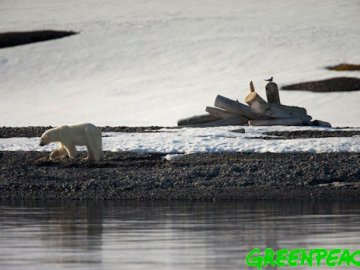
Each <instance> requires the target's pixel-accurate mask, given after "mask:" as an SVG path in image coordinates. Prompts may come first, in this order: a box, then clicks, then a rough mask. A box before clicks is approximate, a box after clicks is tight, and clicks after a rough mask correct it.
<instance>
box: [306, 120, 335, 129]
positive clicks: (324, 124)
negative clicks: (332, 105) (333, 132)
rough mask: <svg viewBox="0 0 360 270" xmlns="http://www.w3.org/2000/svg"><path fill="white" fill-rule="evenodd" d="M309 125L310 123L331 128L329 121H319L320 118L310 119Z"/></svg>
mask: <svg viewBox="0 0 360 270" xmlns="http://www.w3.org/2000/svg"><path fill="white" fill-rule="evenodd" d="M311 125H312V126H316V127H327V128H331V127H332V126H331V124H330V123H329V122H325V121H321V120H314V121H311Z"/></svg>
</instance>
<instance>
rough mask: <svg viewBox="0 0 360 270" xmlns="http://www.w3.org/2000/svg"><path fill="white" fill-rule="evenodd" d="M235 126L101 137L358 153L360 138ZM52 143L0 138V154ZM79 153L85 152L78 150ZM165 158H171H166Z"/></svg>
mask: <svg viewBox="0 0 360 270" xmlns="http://www.w3.org/2000/svg"><path fill="white" fill-rule="evenodd" d="M236 129H238V127H219V128H183V129H163V130H161V132H156V133H117V132H108V133H104V134H103V135H105V136H107V137H104V138H103V146H104V150H106V151H114V152H116V151H132V152H162V153H172V154H179V153H199V152H210V153H211V152H274V153H286V152H314V153H321V152H360V136H355V137H349V138H316V139H291V140H278V139H276V140H271V139H270V140H265V139H255V138H256V137H266V136H265V135H264V134H263V133H264V132H267V131H283V130H284V131H292V130H306V129H312V130H319V129H320V128H309V127H303V128H298V127H297V128H292V127H270V128H265V127H263V128H254V127H247V128H245V129H246V132H245V133H238V132H234V130H236ZM55 147H56V144H52V145H49V146H46V147H40V146H39V138H9V139H0V151H19V150H23V151H51V150H52V149H54V148H55ZM79 150H84V148H83V147H79ZM168 158H172V156H169V157H168Z"/></svg>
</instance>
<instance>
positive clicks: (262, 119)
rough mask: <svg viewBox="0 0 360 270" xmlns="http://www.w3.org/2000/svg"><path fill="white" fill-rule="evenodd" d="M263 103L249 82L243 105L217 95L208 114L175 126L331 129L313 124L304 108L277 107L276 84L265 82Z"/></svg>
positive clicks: (316, 123)
mask: <svg viewBox="0 0 360 270" xmlns="http://www.w3.org/2000/svg"><path fill="white" fill-rule="evenodd" d="M265 90H266V99H267V101H265V100H264V99H263V98H262V97H261V96H260V95H259V94H258V93H257V92H256V91H255V87H254V84H253V82H252V81H251V82H250V93H249V94H248V95H247V96H246V98H245V102H246V103H247V105H246V104H243V103H240V102H239V101H238V100H236V101H235V100H231V99H229V98H226V97H223V96H221V95H218V96H217V97H216V99H215V107H206V111H207V112H208V113H209V114H205V115H196V116H193V117H189V118H185V119H181V120H179V121H178V126H187V127H216V126H229V125H250V126H274V125H282V126H299V125H306V126H322V127H331V124H330V123H328V122H324V121H320V120H314V121H311V119H312V118H311V116H309V115H307V111H306V109H305V108H302V107H297V106H286V105H282V104H281V103H280V96H279V89H278V86H277V84H276V83H274V82H269V83H268V84H267V85H266V87H265Z"/></svg>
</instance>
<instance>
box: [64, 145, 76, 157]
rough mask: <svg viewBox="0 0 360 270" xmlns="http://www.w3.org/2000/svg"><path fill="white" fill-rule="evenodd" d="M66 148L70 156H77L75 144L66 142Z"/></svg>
mask: <svg viewBox="0 0 360 270" xmlns="http://www.w3.org/2000/svg"><path fill="white" fill-rule="evenodd" d="M64 148H65V150H66V152H67V154H68V156H69V158H75V156H76V147H75V145H74V144H64Z"/></svg>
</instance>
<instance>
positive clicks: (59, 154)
mask: <svg viewBox="0 0 360 270" xmlns="http://www.w3.org/2000/svg"><path fill="white" fill-rule="evenodd" d="M67 154H68V153H67V151H66V149H65V148H64V146H63V144H62V143H60V144H59V147H58V148H57V149H55V150H54V151H52V152H51V154H50V156H49V158H50V160H54V159H57V158H60V159H62V158H64V157H66V156H67Z"/></svg>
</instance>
